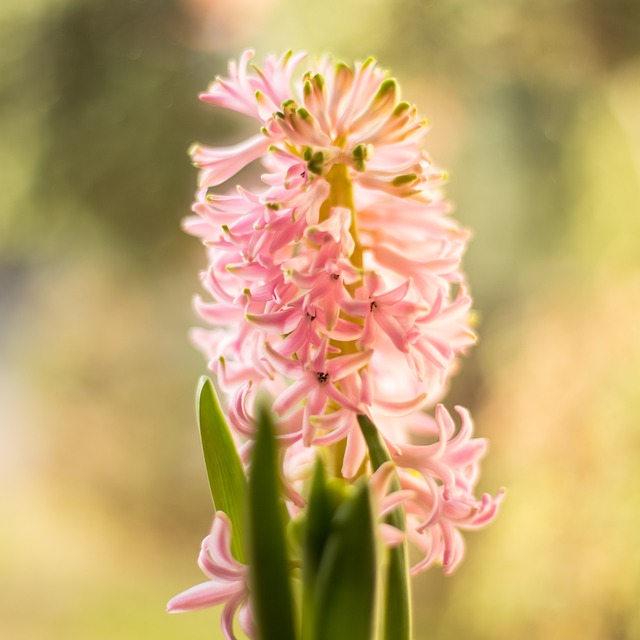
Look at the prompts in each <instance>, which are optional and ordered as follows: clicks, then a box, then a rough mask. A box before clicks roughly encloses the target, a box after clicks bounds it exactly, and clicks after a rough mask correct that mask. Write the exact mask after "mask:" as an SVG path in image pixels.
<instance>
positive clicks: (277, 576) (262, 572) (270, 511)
mask: <svg viewBox="0 0 640 640" xmlns="http://www.w3.org/2000/svg"><path fill="white" fill-rule="evenodd" d="M277 455H278V451H277V448H276V442H275V438H274V435H273V427H272V424H271V418H270V416H269V413H268V412H267V410H266V408H264V407H259V410H258V433H257V437H256V443H255V446H254V450H253V460H252V464H251V472H250V476H249V551H250V562H249V571H250V574H249V575H250V580H251V593H252V602H253V609H254V615H255V619H256V627H257V633H258V638H259V640H295V638H296V632H295V626H294V615H293V604H292V601H291V586H290V584H289V566H288V558H287V547H286V541H285V528H284V523H283V513H282V510H283V508H284V505H283V503H282V500H281V498H280V492H279V476H278V466H277Z"/></svg>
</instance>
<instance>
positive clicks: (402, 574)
mask: <svg viewBox="0 0 640 640" xmlns="http://www.w3.org/2000/svg"><path fill="white" fill-rule="evenodd" d="M358 423H359V424H360V430H361V431H362V434H363V435H364V439H365V441H366V443H367V448H368V449H369V457H370V458H371V464H372V465H373V468H374V469H377V468H378V467H380V466H381V465H382V464H384V463H385V462H387V461H388V460H390V459H391V457H390V456H389V452H388V451H387V447H386V446H385V444H384V442H383V440H382V438H381V437H380V432H379V431H378V430H377V429H376V426H375V425H374V424H373V422H371V420H369V418H368V417H367V416H365V415H359V416H358ZM392 488H393V489H394V490H395V489H399V488H400V487H399V484H398V481H397V479H395V478H394V480H393V484H392ZM404 518H405V515H404V509H402V508H397V509H394V510H393V511H392V512H391V513H390V514H389V516H388V517H387V522H388V523H389V524H391V525H393V526H394V527H396V528H397V529H400V530H402V531H404V529H405V522H404ZM406 547H407V545H406V542H405V543H403V544H401V545H398V546H397V547H394V548H392V549H389V551H388V558H389V559H388V563H387V575H386V579H385V590H384V619H383V623H382V624H383V627H382V629H383V640H411V638H412V629H411V623H412V620H411V584H410V582H409V567H408V558H407V549H406Z"/></svg>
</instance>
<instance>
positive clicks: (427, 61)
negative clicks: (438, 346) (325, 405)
mask: <svg viewBox="0 0 640 640" xmlns="http://www.w3.org/2000/svg"><path fill="white" fill-rule="evenodd" d="M247 46H252V47H254V48H256V49H257V51H258V57H260V56H261V55H263V54H265V53H268V52H271V51H274V52H278V53H280V52H282V51H284V50H285V49H288V48H294V49H298V48H304V49H307V50H308V51H310V52H312V53H314V54H318V53H322V52H325V51H329V50H330V51H332V52H333V53H334V54H336V55H337V56H338V57H341V58H343V59H345V60H351V59H353V58H357V59H362V58H364V57H366V56H368V55H369V54H374V55H376V56H377V57H378V59H379V60H381V61H382V63H383V64H384V65H385V66H389V67H390V68H391V69H392V71H393V73H394V74H395V75H396V77H398V78H399V79H400V81H401V83H402V86H403V92H404V96H405V97H406V98H407V99H409V100H410V101H412V102H416V103H417V104H418V105H419V106H420V107H421V110H422V111H423V112H424V113H425V114H426V115H428V117H429V119H430V121H431V122H432V124H433V129H432V132H431V133H430V134H429V136H428V138H427V140H428V150H429V152H430V154H431V155H432V157H433V158H434V159H435V161H436V162H437V163H438V164H440V165H443V166H445V167H447V169H448V170H449V173H450V175H451V181H450V185H449V187H448V194H449V196H450V197H451V199H452V200H454V201H455V203H456V208H457V212H458V213H457V216H458V217H459V219H461V220H462V221H463V222H464V224H466V225H468V226H469V227H471V228H472V229H473V230H474V240H473V242H472V244H471V247H470V250H469V253H468V257H467V260H466V265H467V270H468V274H469V279H470V282H471V285H472V290H473V291H474V292H475V296H476V307H477V309H478V313H479V316H480V318H481V324H480V327H479V331H480V335H481V341H480V343H479V344H478V346H477V348H476V349H475V350H474V351H473V353H472V354H471V355H470V356H469V358H467V360H466V361H465V363H464V367H463V368H462V370H461V373H460V374H459V375H458V376H457V378H456V379H455V381H454V383H453V386H452V390H451V393H450V396H449V399H450V401H451V403H452V404H453V403H454V402H457V403H462V404H465V405H467V406H469V407H470V408H471V409H472V411H473V413H474V415H475V416H476V422H477V430H478V433H479V434H480V435H483V436H487V437H489V438H490V439H491V450H490V454H489V456H488V457H487V459H486V461H485V464H484V475H483V479H482V484H481V488H482V489H483V490H488V491H492V492H493V491H495V490H497V489H498V488H499V487H500V486H502V485H505V486H506V487H507V488H508V497H507V500H506V501H505V503H504V508H503V510H502V514H501V516H500V518H499V519H498V520H497V522H496V523H495V524H494V525H493V526H492V527H490V528H489V529H487V530H485V531H482V532H479V533H476V534H472V535H470V536H468V542H469V545H468V547H469V549H468V558H467V560H466V561H465V563H464V564H463V566H462V567H461V568H460V569H459V571H458V572H457V574H456V575H454V576H453V577H451V578H444V577H443V576H442V575H441V574H440V573H439V571H438V570H437V569H435V570H432V571H430V572H428V573H426V574H423V575H421V576H420V577H419V578H418V579H417V580H416V582H415V605H416V606H415V609H416V616H417V621H418V632H417V640H427V639H430V640H431V639H433V640H452V639H454V638H455V639H458V638H470V639H478V640H485V639H486V640H488V639H491V640H503V639H505V640H506V639H513V638H518V639H520V640H529V639H532V640H533V639H545V640H554V639H563V640H565V639H567V638H581V639H582V640H602V639H611V640H622V639H639V638H640V613H639V607H638V603H639V602H640V548H639V543H638V531H639V530H640V475H639V469H640V426H639V416H640V384H639V382H640V331H639V326H640V322H639V321H640V5H639V4H638V2H637V0H487V1H484V2H478V1H476V0H432V1H422V2H421V1H420V0H324V2H316V3H306V2H302V1H300V0H297V1H295V0H235V1H234V2H229V1H223V0H86V1H85V0H21V1H20V2H15V3H14V2H4V3H2V5H1V8H0V523H1V526H0V591H1V593H2V596H1V597H0V636H1V637H2V638H6V639H7V640H40V639H52V640H58V639H64V640H80V639H83V640H84V639H86V638H90V639H91V640H102V639H107V638H109V639H119V640H140V639H142V638H153V639H154V640H164V639H167V640H168V639H176V638H180V639H182V638H193V639H196V638H210V639H211V638H213V639H215V638H218V637H219V631H218V624H217V614H216V613H215V612H213V611H205V612H200V613H194V614H190V615H184V616H167V615H166V614H165V613H164V605H165V602H166V600H167V599H168V598H169V597H171V596H172V595H174V594H175V593H177V592H178V591H180V590H182V589H184V588H186V587H187V586H190V585H191V584H194V583H195V582H197V581H200V573H199V571H198V569H197V567H196V565H195V557H196V554H197V550H198V545H199V542H200V540H201V538H202V536H203V535H204V534H205V533H206V532H207V530H208V526H209V521H210V517H211V507H210V501H209V497H208V494H207V485H206V480H205V475H204V470H203V465H202V463H201V458H200V453H199V443H198V439H197V432H196V428H195V421H194V415H193V394H194V389H195V384H196V380H197V378H198V376H199V375H200V374H202V373H204V372H205V364H204V362H203V361H202V359H201V358H200V356H199V354H197V353H195V352H194V351H193V350H192V348H191V347H190V346H189V344H188V342H187V339H186V332H187V330H188V328H189V327H190V326H191V325H192V324H195V322H196V321H195V318H194V316H193V313H192V311H191V308H190V299H191V296H192V294H193V293H195V292H197V291H198V279H197V272H198V270H199V269H200V268H202V267H203V265H204V255H203V252H202V250H201V248H200V247H199V245H198V243H197V242H196V241H195V240H193V239H191V238H189V237H187V236H185V235H183V234H182V233H181V231H180V229H179V221H180V219H181V217H182V216H183V215H185V214H186V213H187V212H188V210H189V205H190V200H191V197H192V193H193V191H194V184H195V172H194V170H193V169H192V168H191V167H190V165H189V162H188V159H187V156H186V149H187V147H188V146H189V144H190V143H191V142H193V141H194V140H200V141H202V142H206V143H210V144H211V143H219V144H226V143H229V142H232V141H234V140H238V139H240V137H241V134H242V132H243V130H244V128H245V127H246V125H247V123H246V122H245V121H244V120H243V119H242V118H240V117H233V115H230V114H229V113H227V112H225V111H223V110H221V109H216V108H213V107H207V106H205V105H202V104H200V103H198V101H197V99H196V95H197V93H198V92H199V91H200V90H202V89H203V88H204V87H206V85H207V84H208V82H209V81H210V80H211V79H212V78H213V77H214V75H215V74H216V73H221V72H224V71H225V68H226V60H227V59H228V58H229V57H231V56H234V57H235V56H237V55H238V54H239V53H240V52H241V50H242V49H244V48H246V47H247Z"/></svg>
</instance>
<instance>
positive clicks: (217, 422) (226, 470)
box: [196, 376, 247, 563]
mask: <svg viewBox="0 0 640 640" xmlns="http://www.w3.org/2000/svg"><path fill="white" fill-rule="evenodd" d="M196 411H197V415H198V425H199V427H200V439H201V441H202V453H203V454H204V463H205V466H206V469H207V476H208V478H209V487H210V489H211V498H212V499H213V507H214V509H215V510H216V511H224V512H225V513H226V514H227V516H228V517H229V520H230V521H231V525H232V526H231V532H232V538H231V551H232V553H233V555H234V557H235V558H236V560H238V561H239V562H242V563H246V562H247V557H246V544H245V532H246V518H245V511H246V495H247V478H246V476H245V473H244V468H243V466H242V461H241V460H240V456H239V455H238V450H237V449H236V445H235V442H234V441H233V438H232V436H231V432H230V431H229V427H228V426H227V421H226V419H225V417H224V413H223V412H222V408H221V407H220V402H219V401H218V396H217V394H216V392H215V389H214V388H213V384H212V383H211V380H209V378H207V377H206V376H202V377H201V378H200V382H199V384H198V391H197V394H196Z"/></svg>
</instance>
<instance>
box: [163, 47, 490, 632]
mask: <svg viewBox="0 0 640 640" xmlns="http://www.w3.org/2000/svg"><path fill="white" fill-rule="evenodd" d="M252 57H253V53H252V52H251V51H247V52H245V53H244V54H243V55H242V57H241V58H240V60H239V61H238V62H237V63H236V62H231V63H230V65H229V73H228V77H225V78H217V79H216V80H215V81H214V82H213V84H212V85H211V86H210V88H209V89H208V91H206V92H205V93H203V94H202V95H201V96H200V98H201V99H202V100H203V101H204V102H207V103H210V104H212V105H217V106H219V107H224V108H227V109H231V110H233V111H236V112H238V113H241V114H244V115H246V116H248V117H249V118H252V119H253V120H254V122H255V131H256V133H255V135H253V136H251V137H250V138H249V139H247V140H245V141H243V142H241V143H240V144H237V145H234V146H231V147H225V148H213V147H207V146H204V145H194V147H193V148H192V149H191V156H192V160H193V162H194V164H195V165H196V166H197V167H198V168H199V170H200V171H199V188H198V191H197V195H196V202H195V204H194V205H193V212H194V215H192V216H190V217H188V218H187V219H186V221H185V229H186V230H187V231H188V232H189V233H190V234H192V235H195V236H197V237H199V238H200V239H201V240H202V241H203V242H204V244H205V245H206V247H207V251H208V259H209V266H208V269H207V270H206V271H205V272H204V273H203V275H202V284H203V286H204V289H205V290H206V292H207V295H206V296H205V297H204V298H200V297H198V298H197V299H196V302H195V306H196V310H197V312H198V314H199V315H200V317H201V318H202V320H203V321H204V322H205V323H206V324H208V325H209V327H208V328H207V329H197V330H194V331H193V334H192V337H193V340H194V342H195V343H196V344H197V346H198V347H199V348H200V349H201V350H202V351H203V352H204V353H205V354H206V357H207V358H208V360H209V365H210V368H211V370H212V371H213V372H214V374H215V376H216V381H217V383H218V385H219V387H220V389H221V390H222V391H223V392H224V393H225V394H226V397H227V399H228V404H227V412H228V418H229V421H230V424H231V426H232V428H233V431H234V437H235V438H236V442H237V445H238V448H239V451H240V452H241V455H242V456H243V458H244V459H245V460H246V459H247V457H248V454H249V452H250V450H251V446H252V442H253V439H254V437H255V423H256V420H255V415H256V410H255V403H256V398H257V397H258V396H259V395H261V394H262V395H268V396H269V397H270V398H271V399H272V410H273V412H274V414H275V416H276V418H277V419H276V422H275V427H276V434H277V439H278V441H279V443H280V445H281V447H282V449H283V450H284V455H283V457H282V475H283V484H284V492H285V496H286V498H287V501H288V506H289V508H290V511H291V513H296V512H297V511H298V510H300V509H304V504H305V499H304V496H303V493H304V491H303V487H304V482H305V479H306V478H308V475H309V473H310V468H311V463H312V461H313V452H314V450H315V449H317V448H323V450H325V452H328V453H327V455H328V456H329V457H330V458H331V459H332V460H333V461H334V463H335V464H334V465H333V466H334V467H335V468H336V469H337V472H338V473H339V475H340V476H341V477H343V478H345V479H348V480H349V479H354V478H356V477H358V476H361V475H363V474H367V473H369V474H370V473H371V469H370V466H369V463H368V451H367V446H366V443H365V439H364V437H363V434H362V432H361V430H360V429H359V427H358V420H357V416H358V415H366V416H368V417H369V418H370V419H371V421H372V422H373V424H375V426H376V428H377V429H378V431H379V433H380V435H381V436H382V439H383V441H384V443H385V445H386V447H387V449H388V451H389V455H390V458H391V462H392V465H391V468H392V471H393V472H394V473H395V477H396V479H397V484H396V485H395V490H393V491H392V493H391V494H390V495H386V497H385V496H384V495H383V494H384V492H385V491H388V490H389V487H390V486H391V485H390V484H389V483H388V482H386V481H381V480H379V479H378V480H376V479H375V476H374V479H372V480H371V483H372V491H373V493H376V492H377V493H378V494H380V495H379V499H378V500H377V504H378V506H379V509H380V515H381V516H382V515H383V514H384V513H386V512H387V511H388V510H389V509H390V508H393V507H394V506H395V505H398V504H402V505H403V507H404V510H405V512H406V526H407V528H406V539H407V540H408V541H409V542H410V543H411V544H412V545H414V546H415V548H417V549H418V550H419V551H420V554H421V555H420V559H419V561H418V562H417V564H416V565H415V566H414V567H413V571H416V572H417V571H420V570H423V569H425V568H427V567H429V566H431V565H433V564H434V563H438V564H440V565H442V567H443V568H444V571H445V573H451V572H452V571H453V570H454V569H455V568H456V567H457V566H458V564H459V562H460V560H461V559H462V556H463V551H464V546H463V538H462V535H461V533H460V532H461V531H462V530H467V529H475V528H478V527H481V526H483V525H485V524H487V523H488V522H489V521H491V519H492V518H493V517H494V515H495V513H496V510H497V507H498V504H499V502H500V499H501V493H499V494H498V495H496V496H494V497H492V496H490V495H487V494H485V495H483V496H481V497H477V496H476V495H475V486H476V483H477V480H478V475H479V461H480V459H481V458H482V456H483V454H484V452H485V450H486V442H485V441H484V440H483V439H479V438H474V437H473V424H472V421H471V418H470V416H469V414H468V412H467V411H466V410H465V409H463V408H460V407H456V412H457V414H458V416H459V420H458V423H459V426H456V422H454V420H453V418H452V416H451V414H450V413H449V412H448V411H447V409H445V407H444V406H443V405H442V404H437V406H436V403H437V402H438V400H440V399H441V398H442V396H443V395H444V392H445V391H446V387H447V382H448V379H449V377H450V375H451V374H452V373H453V372H454V370H455V368H456V366H457V362H458V357H459V356H460V355H461V354H463V353H464V352H465V350H466V349H467V348H468V347H470V346H471V345H472V344H473V343H474V341H475V335H474V332H473V329H472V327H471V318H472V316H471V311H470V308H471V298H470V296H469V293H468V290H467V285H466V282H465V277H464V274H463V272H462V271H461V259H462V256H463V254H464V251H465V248H466V243H467V240H468V233H467V232H466V230H464V229H462V228H460V227H459V225H458V224H457V223H456V222H455V221H454V220H453V219H452V217H451V215H450V207H449V205H448V204H447V202H446V201H445V200H443V198H442V196H441V193H440V187H441V185H442V183H443V180H444V179H445V177H446V176H445V175H444V173H443V172H442V171H441V170H440V169H438V168H437V167H436V166H434V165H433V164H432V162H431V160H430V159H429V157H428V155H427V154H426V153H425V151H424V150H423V149H422V139H423V137H424V135H425V133H426V132H427V122H426V121H425V120H424V119H423V118H421V117H420V115H419V114H418V111H417V109H416V107H414V106H412V105H411V104H409V103H407V102H404V101H402V100H401V98H400V94H399V88H398V85H397V83H396V82H395V80H393V79H391V78H389V77H388V74H387V72H386V71H384V70H383V69H381V68H380V67H379V66H378V65H377V64H376V62H375V61H374V60H373V59H368V60H366V61H364V62H362V63H357V64H356V65H355V66H354V67H350V66H347V65H345V64H341V63H336V62H335V61H334V60H332V59H331V58H330V57H324V58H320V59H319V60H316V61H308V60H307V59H306V56H305V54H301V53H300V54H293V53H287V54H285V55H283V56H282V57H280V58H276V57H268V58H267V59H266V60H265V62H264V64H263V65H262V66H261V67H258V66H255V65H253V64H251V59H252ZM258 160H260V161H261V163H262V168H263V173H262V176H261V182H262V187H261V188H260V189H251V190H250V189H248V188H245V187H240V186H238V187H236V188H235V189H234V190H229V189H225V190H222V191H221V190H219V189H218V190H216V189H214V188H216V187H219V185H222V184H223V183H225V182H226V181H228V180H229V179H230V178H232V177H233V176H235V175H236V174H237V173H238V172H240V171H241V170H243V169H244V168H245V167H248V166H249V165H251V167H254V166H255V161H258ZM434 407H435V412H434V415H433V417H432V416H430V415H429V414H428V413H427V412H426V411H428V410H429V409H433V408H434ZM424 443H426V444H424ZM388 468H389V467H388V466H385V469H388ZM377 473H378V472H377ZM385 474H386V475H385V477H386V476H388V475H389V472H388V471H386V470H385ZM373 487H376V489H375V490H374V489H373ZM381 487H382V488H384V490H383V489H381ZM394 494H395V497H394ZM216 526H217V527H218V529H217V530H215V527H216ZM229 526H230V525H229V522H228V520H226V519H225V518H224V514H219V515H217V516H216V524H214V532H213V533H212V536H213V538H211V537H209V538H207V539H206V540H205V543H206V544H205V547H206V550H205V551H203V553H204V556H202V555H201V566H202V568H203V571H204V572H205V573H206V574H207V576H208V577H209V578H210V579H211V581H212V583H211V585H209V586H207V583H205V585H201V586H200V587H194V588H193V589H192V590H189V591H187V592H185V594H183V595H181V596H178V597H177V598H176V599H174V600H173V601H172V602H171V603H170V608H171V609H172V610H186V609H190V608H193V609H195V608H200V607H202V606H209V605H211V604H215V603H219V602H221V601H225V602H227V609H226V610H225V611H226V612H227V613H226V614H225V621H226V622H225V625H226V630H225V633H226V634H227V637H233V631H232V629H231V624H230V620H231V619H232V617H233V611H234V610H235V609H236V608H237V607H238V606H240V605H241V604H243V603H244V604H245V605H246V602H247V590H246V584H245V583H244V582H243V579H242V576H243V567H241V566H236V565H237V564H238V563H237V561H235V560H234V562H235V563H236V564H232V562H231V560H233V558H231V557H230V556H228V550H227V552H225V551H224V540H225V535H223V534H224V532H225V531H226V530H227V528H228V527H229ZM381 529H382V530H383V533H382V539H383V540H385V541H386V542H388V543H389V544H395V543H397V541H398V540H399V539H403V538H404V536H405V534H403V533H400V532H398V531H397V530H396V531H395V533H394V532H393V531H389V527H388V526H383V525H381ZM216 531H217V533H216ZM227 538H228V536H227ZM212 539H213V540H214V542H212ZM207 541H208V542H207ZM205 547H203V549H205ZM211 549H216V550H217V552H216V553H213V555H211ZM225 553H227V555H226V556H225ZM203 557H204V560H203ZM216 558H218V560H216ZM216 562H217V563H218V564H216ZM212 563H213V564H212ZM212 585H213V586H212ZM241 618H242V620H243V623H242V624H243V627H244V628H245V630H249V629H250V627H251V624H250V614H249V613H248V612H247V611H246V607H245V608H244V609H243V613H242V615H241Z"/></svg>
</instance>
